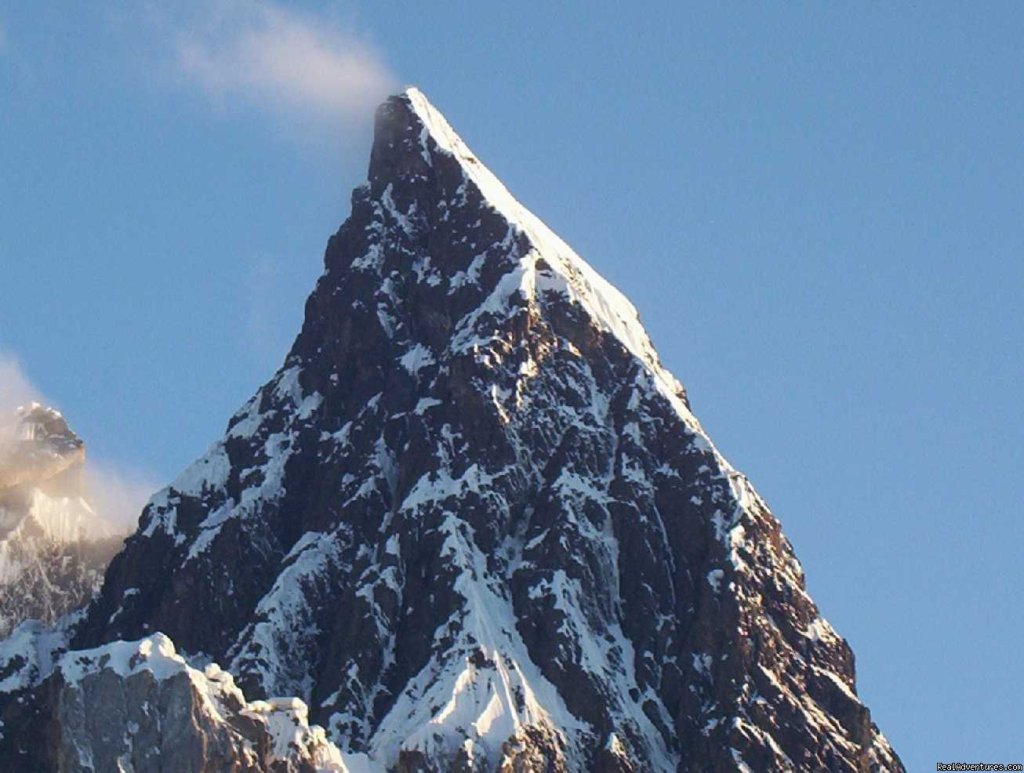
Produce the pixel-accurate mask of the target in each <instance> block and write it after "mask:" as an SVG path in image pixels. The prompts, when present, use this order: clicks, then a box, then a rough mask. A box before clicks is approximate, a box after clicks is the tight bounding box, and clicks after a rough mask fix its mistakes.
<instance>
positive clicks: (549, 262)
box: [392, 87, 696, 422]
mask: <svg viewBox="0 0 1024 773" xmlns="http://www.w3.org/2000/svg"><path fill="white" fill-rule="evenodd" d="M401 99H404V100H405V101H406V102H407V103H408V105H409V106H410V108H411V109H412V111H413V113H414V114H415V116H416V117H417V118H418V119H419V121H420V122H421V123H422V126H423V129H422V132H421V133H420V137H419V142H420V146H421V150H422V153H423V157H424V159H425V160H426V161H427V163H431V160H430V159H431V153H434V152H440V153H444V154H446V155H448V156H450V157H451V158H452V159H454V160H455V161H457V162H458V164H459V166H460V167H461V169H462V172H463V174H464V175H465V177H466V180H467V181H469V182H470V183H471V184H472V185H474V186H476V188H477V189H478V190H479V192H480V195H481V197H482V199H483V202H484V204H485V205H486V206H489V207H492V208H493V209H494V210H495V211H496V212H497V213H498V214H500V215H501V216H502V217H503V218H504V219H505V220H506V221H507V222H508V223H509V225H510V226H512V227H513V228H515V229H516V230H517V231H518V232H520V233H522V234H523V235H524V236H525V237H526V238H527V239H528V240H529V243H530V245H531V247H532V249H531V250H530V251H529V252H527V253H526V254H524V255H523V256H521V258H520V259H521V261H522V264H523V267H524V272H523V276H522V279H521V284H520V287H519V289H520V291H521V292H523V293H525V294H531V293H537V292H544V291H558V292H562V293H565V294H566V295H568V296H569V297H570V298H571V299H572V300H573V301H574V302H576V303H579V304H581V305H582V306H583V307H584V308H586V310H587V312H588V313H589V314H590V315H591V317H592V318H593V319H594V320H595V321H596V322H598V323H599V324H600V325H601V326H602V327H604V329H606V330H608V331H609V332H611V333H612V334H614V335H615V336H616V337H617V338H618V339H619V341H621V342H622V344H623V345H624V346H625V347H626V348H627V349H629V351H630V352H632V353H633V354H634V355H635V356H636V357H637V358H638V359H639V360H640V361H641V362H642V363H644V365H645V366H646V367H647V368H648V369H649V371H650V373H651V375H652V376H653V377H654V378H655V380H656V381H657V382H658V384H659V387H661V388H662V389H663V390H664V391H665V392H666V395H667V396H670V399H671V398H675V399H677V400H679V402H680V406H679V407H680V408H683V409H684V410H685V412H686V414H689V410H688V407H687V406H686V404H685V402H686V398H685V392H684V391H683V388H682V386H681V385H680V384H679V382H678V380H677V379H676V378H675V377H673V376H672V375H671V374H670V373H669V372H668V371H667V370H665V368H664V367H663V366H662V364H661V360H660V359H659V357H658V353H657V352H656V351H655V349H654V345H653V344H652V343H651V339H650V336H649V335H648V334H647V331H646V330H645V329H644V327H643V325H642V324H641V322H640V314H639V312H638V311H637V310H636V307H634V306H633V304H632V303H631V302H630V300H629V299H628V298H626V296H625V295H623V294H622V293H621V292H620V291H619V290H618V289H617V288H616V287H614V286H612V285H611V284H610V283H609V282H608V281H607V280H606V279H605V278H604V277H602V276H601V275H600V274H598V273H597V271H595V270H594V269H593V268H592V267H591V266H590V264H589V263H587V262H586V261H585V260H584V259H583V258H581V257H580V256H579V255H578V254H577V253H576V252H575V250H573V249H572V248H571V247H570V246H569V245H568V244H566V243H565V241H563V240H562V238H561V237H560V236H558V235H557V234H556V233H555V232H554V231H552V230H551V229H550V228H549V227H548V226H547V225H546V224H545V223H544V222H543V221H542V220H541V219H540V218H539V217H537V216H536V215H535V214H534V213H533V212H531V211H530V210H528V209H527V208H526V207H524V206H523V205H522V204H521V203H520V202H519V201H518V200H517V199H516V198H515V197H514V196H513V195H512V194H511V193H510V192H509V190H508V189H507V188H506V187H505V185H504V184H503V183H502V182H501V181H500V180H499V179H498V178H497V177H495V175H494V174H493V173H492V172H491V170H490V169H488V168H487V167H486V166H485V165H484V164H483V163H482V162H481V161H480V159H479V158H477V156H476V155H475V154H474V153H473V151H471V150H470V149H469V147H468V146H467V145H466V143H465V142H464V141H463V140H462V138H461V137H460V136H459V135H458V134H457V133H456V132H455V130H454V129H452V127H451V125H450V124H449V123H448V121H447V120H446V119H445V117H444V116H443V115H442V114H441V113H440V112H439V111H438V110H437V108H435V107H434V106H433V105H432V104H431V103H430V101H429V100H428V99H427V98H426V96H425V95H424V94H423V92H422V91H420V90H419V89H418V88H415V87H409V88H408V89H406V90H405V92H404V93H403V94H402V97H401ZM394 101H395V100H392V103H393V102H394ZM428 137H429V138H430V140H432V143H430V142H428V141H427V140H428ZM688 418H689V420H691V421H694V422H695V421H696V419H694V418H693V417H692V415H688Z"/></svg>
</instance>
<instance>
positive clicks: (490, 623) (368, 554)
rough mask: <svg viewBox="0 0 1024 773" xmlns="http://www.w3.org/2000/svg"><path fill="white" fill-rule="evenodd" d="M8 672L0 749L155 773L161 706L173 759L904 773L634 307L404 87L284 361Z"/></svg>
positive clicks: (747, 493) (755, 502)
mask: <svg viewBox="0 0 1024 773" xmlns="http://www.w3.org/2000/svg"><path fill="white" fill-rule="evenodd" d="M157 632H160V633H159V634H158V633H157ZM167 637H169V638H167ZM172 640H173V642H174V645H173V646H176V647H177V648H178V651H179V652H180V653H181V655H172V654H166V657H168V658H177V660H175V663H177V665H176V666H175V669H171V670H173V671H174V674H173V675H172V676H170V677H167V678H165V677H163V676H161V674H162V673H163V671H162V666H156V665H154V666H152V667H150V666H147V665H146V662H147V661H146V660H145V658H147V657H148V658H153V657H154V655H153V653H154V652H158V653H173V646H172V645H171V643H170V642H171V641H172ZM124 642H134V643H131V644H126V643H124ZM147 648H148V649H147ZM143 650H145V652H144V653H143ZM126 652H132V653H137V654H135V655H125V653H126ZM138 653H142V654H138ZM162 657H164V656H163V655H162ZM126 658H127V660H126ZM140 658H141V659H140ZM214 662H215V663H217V664H219V665H220V666H221V667H223V668H224V669H225V671H227V672H229V673H230V674H232V675H233V678H234V682H235V683H237V686H238V687H239V688H241V691H242V693H244V696H245V697H242V694H241V693H239V692H238V690H237V688H235V687H234V684H233V683H231V682H230V680H228V678H227V677H226V676H224V674H223V672H222V671H220V670H219V669H216V668H210V669H208V670H207V671H205V672H203V671H201V669H200V666H202V665H204V664H210V663H214ZM3 663H6V664H7V665H6V667H3V666H0V680H2V681H0V696H3V695H6V696H7V698H6V699H4V698H2V697H0V712H2V714H0V716H2V718H3V721H4V723H5V724H4V736H3V738H2V739H0V761H3V762H5V763H6V764H7V765H8V766H11V765H13V764H14V763H15V762H17V763H19V764H21V763H24V761H25V760H28V759H33V755H35V759H34V762H35V763H36V764H41V765H43V766H44V769H45V767H46V766H49V767H52V768H57V769H68V770H71V769H89V768H88V764H87V759H91V760H93V761H95V760H99V759H100V758H101V757H102V759H103V760H105V761H107V762H109V761H110V760H113V759H115V758H117V759H122V758H124V755H134V756H131V760H132V766H133V767H131V768H128V767H125V768H123V769H134V770H158V769H160V767H159V766H158V765H156V763H154V762H153V758H152V757H145V756H144V754H143V752H141V751H140V750H141V749H142V748H143V747H142V745H140V742H138V741H136V742H134V745H133V742H132V741H131V740H130V739H128V738H127V737H122V735H123V734H124V732H125V731H124V729H123V728H124V727H128V728H138V729H137V730H129V731H128V732H129V735H133V737H136V738H141V737H143V736H145V737H146V738H147V739H148V740H147V741H146V748H149V746H151V745H154V744H155V745H157V746H158V747H159V748H168V747H165V746H159V743H158V741H157V736H158V735H159V732H158V731H157V730H155V729H154V728H157V727H160V726H161V725H160V723H159V722H154V721H153V720H152V718H151V715H149V714H147V711H151V710H155V711H157V713H158V714H159V716H160V717H162V718H164V719H161V722H165V724H163V725H162V726H163V727H165V728H167V727H173V728H174V730H173V734H174V735H175V738H178V739H179V740H178V741H176V742H175V743H180V744H183V745H181V746H177V747H172V748H181V749H184V748H188V749H195V748H199V747H202V748H204V749H208V750H210V751H207V752H204V753H203V754H202V755H199V756H198V757H197V756H195V755H193V756H191V757H190V756H187V754H186V753H184V752H183V753H182V754H183V756H182V757H181V759H182V760H188V764H187V765H184V763H183V765H184V766H183V767H180V769H182V770H186V769H187V770H227V769H251V767H252V764H253V763H252V762H251V757H248V756H246V755H251V754H258V750H259V749H264V748H269V746H274V747H275V748H278V750H279V753H278V754H277V756H275V757H274V759H275V760H277V761H278V763H277V764H281V765H292V766H294V767H295V769H299V768H301V766H304V765H305V766H308V765H313V766H314V767H318V766H319V767H320V768H323V769H331V770H353V771H503V772H511V771H606V772H609V771H620V772H624V771H755V770H756V771H762V770H830V771H858V772H866V771H882V770H886V771H898V770H902V766H901V764H900V762H899V759H898V758H897V757H896V755H895V753H894V752H893V750H892V749H891V747H890V745H889V743H888V742H887V741H886V739H885V737H884V736H883V735H882V733H881V732H880V731H879V730H878V729H877V728H876V727H875V726H874V724H872V722H871V718H870V714H869V712H868V709H867V708H866V707H865V706H864V705H863V703H862V702H861V701H860V699H859V698H858V697H857V694H856V690H855V682H854V667H853V655H852V653H851V651H850V649H849V647H848V646H847V644H846V642H845V641H844V640H843V639H842V638H841V637H840V636H839V635H838V634H837V633H836V632H835V631H834V630H833V629H832V627H831V626H830V625H829V624H828V623H827V622H826V621H825V620H824V619H822V617H821V616H820V615H819V613H818V610H817V608H816V606H815V605H814V602H813V601H812V600H811V598H810V597H809V596H808V595H807V593H806V590H805V586H804V576H803V572H802V570H801V568H800V565H799V563H798V562H797V560H796V558H795V557H794V555H793V551H792V549H791V547H790V545H789V543H788V542H787V541H786V539H785V537H784V536H783V535H782V533H781V530H780V526H779V522H778V521H777V520H776V519H775V517H774V516H773V515H772V513H771V512H770V511H769V509H768V507H767V505H766V504H765V503H764V501H763V500H762V499H761V498H760V497H759V496H758V494H757V493H756V491H755V490H754V489H753V488H752V486H751V485H750V483H749V482H748V481H747V479H746V478H745V477H744V476H743V475H742V474H741V473H739V472H737V471H736V470H734V469H733V468H732V467H731V466H730V465H729V463H728V462H727V461H726V460H725V459H724V458H723V457H722V455H721V454H720V453H719V452H718V450H717V449H716V448H715V446H714V445H713V444H712V442H711V441H710V440H709V438H708V437H707V434H706V433H705V432H704V430H703V428H702V427H701V425H700V423H699V422H698V421H697V419H696V418H695V417H694V415H693V413H692V412H691V409H690V405H689V402H688V400H687V396H686V393H685V391H684V390H683V388H682V386H681V385H680V384H679V383H678V381H676V379H675V378H674V377H673V376H672V375H671V374H669V373H668V372H667V371H666V370H665V369H664V367H663V366H662V364H661V362H660V361H659V359H658V356H657V354H656V353H655V351H654V348H653V347H652V345H651V342H650V340H649V338H648V336H647V334H646V333H645V332H644V330H643V328H642V326H641V325H640V322H639V320H638V316H637V312H636V310H635V309H634V308H633V306H632V305H631V304H630V303H629V302H628V301H627V300H626V299H625V298H624V297H623V296H622V295H621V294H620V293H619V292H618V291H617V290H615V289H614V288H613V287H611V286H610V285H609V284H608V283H607V282H606V281H605V280H603V279H602V278H601V277H600V276H599V275H597V274H596V273H595V272H594V270H593V269H592V268H590V267H589V266H588V265H587V264H586V263H585V262H584V261H583V260H582V259H581V258H580V257H579V256H577V255H576V254H575V253H574V252H573V251H572V250H571V249H570V248H569V247H568V246H567V245H566V244H565V243H564V242H563V241H561V240H560V239H559V238H558V237H557V236H555V235H554V234H553V233H552V232H551V231H550V230H549V229H548V228H547V227H546V226H545V225H544V224H543V223H542V222H540V221H539V220H538V219H537V218H536V217H535V216H534V215H532V214H531V213H530V212H528V211H527V210H525V209H524V208H523V207H522V206H521V205H520V204H519V203H518V202H516V200H515V199H514V198H513V197H512V196H511V195H510V194H509V193H508V191H507V190H506V189H505V188H504V187H503V186H502V185H501V183H499V182H498V181H497V180H496V179H495V178H494V177H493V175H492V174H491V173H490V172H489V171H488V170H487V169H486V168H485V167H484V166H483V165H482V164H481V163H480V161H479V160H478V159H477V158H476V157H475V156H474V155H473V154H472V153H471V152H470V151H469V149H468V148H467V147H466V146H465V144H464V143H463V142H462V141H461V140H460V139H459V137H458V136H457V135H456V134H455V133H454V132H453V131H452V129H451V127H450V126H449V125H448V124H447V122H446V121H445V120H444V118H443V117H441V116H440V115H439V114H438V112H437V111H436V110H435V109H434V108H433V107H432V106H431V105H430V104H429V103H428V102H427V100H426V99H425V98H424V97H423V95H422V94H421V93H419V92H418V91H416V90H414V89H411V90H409V91H407V92H405V93H404V94H402V95H400V96H397V97H393V98H391V99H390V100H388V101H387V102H386V103H385V104H384V105H383V106H382V107H381V108H380V110H379V111H378V115H377V123H376V134H375V141H374V146H373V151H372V156H371V160H370V168H369V176H368V181H367V182H366V183H365V184H364V185H362V186H360V187H359V188H357V189H356V190H355V192H354V193H353V196H352V214H351V216H350V218H349V219H348V220H347V221H346V222H345V224H344V225H343V226H342V227H341V229H340V230H339V231H338V233H337V234H335V235H334V236H333V237H332V238H331V240H330V242H329V244H328V247H327V252H326V257H325V271H324V274H323V275H322V277H321V278H320V280H319V281H318V283H317V286H316V288H315V290H314V291H313V293H312V295H311V296H310V298H309V300H308V302H307V305H306V316H305V322H304V324H303V328H302V331H301V332H300V334H299V336H298V338H297V339H296V341H295V344H294V346H293V347H292V350H291V352H290V353H289V354H288V356H287V359H286V360H285V363H284V365H283V367H282V368H281V370H280V371H279V372H278V373H277V374H275V375H274V377H273V378H272V379H271V380H270V381H269V382H268V383H267V384H266V385H264V386H263V387H262V388H261V389H260V390H259V391H258V392H257V393H256V395H254V396H253V398H252V399H251V400H250V401H249V402H248V403H246V404H245V405H244V406H243V407H242V408H241V410H240V411H239V412H238V413H237V414H236V415H235V416H234V417H232V419H231V420H230V422H229V423H228V427H227V431H226V433H225V435H224V436H223V437H222V438H221V439H220V440H218V441H217V442H216V443H214V444H213V446H212V447H211V448H210V449H209V451H208V452H207V453H206V454H205V455H204V456H203V457H202V458H200V459H199V460H198V461H197V462H195V463H194V464H193V465H192V466H191V467H190V468H189V469H187V470H186V471H185V472H184V473H183V474H182V475H181V476H180V477H179V478H178V479H177V480H175V481H174V482H173V483H172V484H171V485H170V486H168V487H167V488H166V489H164V490H163V491H161V492H159V493H158V494H157V495H156V496H155V497H154V498H153V499H152V500H151V502H150V503H149V504H148V505H147V507H146V509H145V511H144V512H143V514H142V517H141V519H140V522H139V528H138V530H137V531H136V533H135V534H134V535H132V536H131V537H130V538H129V539H128V541H127V543H126V545H125V548H124V550H123V551H122V552H121V553H120V554H119V555H118V556H117V557H116V558H115V559H114V561H113V562H112V564H111V566H110V569H109V571H108V572H107V575H106V579H105V582H104V585H103V588H102V591H101V593H100V595H99V596H98V597H97V598H96V599H95V600H94V602H93V603H92V604H91V605H90V606H89V607H88V608H87V609H86V610H84V611H83V612H82V613H81V614H80V615H78V616H75V617H73V618H68V619H65V620H64V621H62V623H61V625H60V626H58V627H57V629H54V630H42V629H34V630H28V629H26V628H22V629H19V631H18V635H17V636H16V637H14V638H13V639H12V640H9V641H8V643H7V644H5V645H3V647H0V664H3ZM133 663H134V665H132V664H133ZM83 674H85V676H83ZM218 680H220V681H218ZM5 691H6V692H5ZM211 694H213V695H214V698H213V699H211V698H210V697H209V696H210V695H211ZM223 696H230V697H223ZM273 696H294V698H295V702H294V703H288V702H282V701H281V700H280V699H275V700H273V701H269V702H266V701H268V700H269V699H271V698H273ZM5 700H6V702H5ZM208 700H214V702H215V703H216V704H217V706H221V707H223V706H227V708H226V709H223V708H219V709H217V710H216V711H214V710H212V709H210V708H209V706H208V705H207V704H206V703H204V702H205V701H208ZM247 700H248V701H252V702H255V703H247V702H246V701H247ZM18 701H20V703H19V702H18ZM259 701H265V703H259ZM140 702H142V703H143V705H144V706H148V707H149V709H145V708H143V709H140V708H139V704H140ZM253 705H257V706H260V707H261V708H259V709H253V708H252V706H253ZM155 706H156V707H158V708H157V709H154V708H153V707H155ZM263 706H266V707H267V708H266V709H264V708H262V707H263ZM287 706H292V707H293V708H292V709H291V712H292V715H294V716H295V717H296V718H298V717H302V721H292V722H291V725H290V727H292V728H296V729H295V732H294V733H292V731H291V730H289V733H288V734H286V735H287V736H288V738H289V739H291V740H285V741H280V742H278V741H275V740H273V739H274V738H278V736H275V734H274V733H273V732H271V731H270V730H269V729H266V728H263V729H261V728H262V726H259V727H257V726H254V725H253V724H252V723H256V724H257V725H258V724H259V717H263V718H266V717H267V716H269V715H271V714H274V715H275V716H276V714H275V712H278V713H279V712H281V711H285V708H286V707H287ZM282 707H285V708H282ZM306 707H308V716H309V719H310V720H312V721H314V722H316V723H318V724H319V725H321V726H322V727H323V728H324V729H325V732H326V737H328V738H329V739H330V741H331V742H332V743H333V745H334V746H333V747H331V748H327V746H325V745H324V744H326V743H327V742H326V741H325V740H324V739H323V738H322V737H321V736H320V735H319V733H320V731H319V730H318V729H316V728H314V729H309V727H308V725H306V724H304V722H305V716H306V715H305V711H306ZM176 712H177V713H176ZM180 712H186V713H190V714H191V715H192V717H193V718H195V720H194V721H193V722H192V723H191V725H189V723H187V722H178V723H177V724H174V722H170V724H166V722H168V720H167V719H166V718H167V717H170V716H172V715H173V716H175V717H177V716H180ZM260 712H263V713H262V714H261V713H260ZM286 713H287V711H286ZM105 716H109V717H110V719H109V720H106V719H103V717H105ZM254 716H256V717H257V718H256V719H254V718H253V717H254ZM90 722H91V724H90ZM147 722H148V724H147ZM277 722H278V719H274V720H273V721H272V722H271V721H270V720H267V721H266V724H267V725H268V726H269V725H270V724H275V726H276V723H277ZM280 722H281V723H283V722H284V720H280ZM15 727H21V728H28V727H30V728H34V730H32V731H29V730H25V731H23V732H22V731H18V732H13V731H12V729H13V728H15ZM114 728H116V731H115V729H114ZM164 732H165V735H166V733H167V732H169V731H167V730H165V731H164ZM154 733H155V735H154ZM40 734H42V735H43V736H46V737H48V738H51V739H52V740H53V743H52V744H51V746H53V747H56V748H59V749H61V750H62V751H61V752H60V753H59V754H60V756H59V759H58V758H57V757H54V756H50V757H47V758H42V757H40V756H39V754H40V753H39V752H38V746H39V743H38V742H35V743H34V741H38V739H39V738H40V737H41V736H40ZM135 734H138V735H135ZM146 734H148V735H146ZM197 734H198V735H199V736H202V737H204V738H216V739H217V740H215V741H211V742H210V743H204V744H198V745H197V742H196V741H195V736H196V735H197ZM115 736H116V737H115ZM58 739H59V742H58ZM268 739H269V740H268ZM296 739H298V740H296ZM165 740H166V739H165ZM160 743H164V741H160ZM335 747H336V748H335ZM82 750H91V752H89V753H90V754H92V755H93V756H92V757H88V756H87V755H86V756H83V755H85V752H84V751H82ZM254 750H257V751H254ZM188 754H192V752H188ZM76 755H77V756H76ZM118 755H121V756H120V757H119V756H118ZM140 755H141V756H140ZM204 755H205V756H204ZM318 755H319V756H318ZM214 757H215V758H216V759H214ZM165 759H166V758H165ZM225 760H230V764H229V763H228V762H226V761H225ZM107 762H104V763H103V764H102V765H99V764H98V765H97V766H96V769H97V770H105V769H115V768H114V767H111V766H107ZM232 765H234V766H235V767H231V766H232ZM12 769H13V768H12ZM26 769H27V768H26ZM289 769H291V768H289Z"/></svg>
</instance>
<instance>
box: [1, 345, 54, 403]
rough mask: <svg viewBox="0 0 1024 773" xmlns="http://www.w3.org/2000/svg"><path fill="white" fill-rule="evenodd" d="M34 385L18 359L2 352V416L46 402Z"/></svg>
mask: <svg viewBox="0 0 1024 773" xmlns="http://www.w3.org/2000/svg"><path fill="white" fill-rule="evenodd" d="M45 399H46V398H44V397H43V395H42V394H41V393H40V392H39V390H38V389H36V388H35V386H34V385H33V384H32V382H31V381H30V380H29V378H28V376H26V375H25V371H24V370H23V369H22V367H21V363H20V362H18V360H17V358H15V357H13V356H11V355H9V354H4V353H3V352H0V414H3V415H6V414H9V413H11V412H12V411H14V409H15V408H17V407H18V406H19V405H25V404H26V403H31V402H33V401H36V402H45Z"/></svg>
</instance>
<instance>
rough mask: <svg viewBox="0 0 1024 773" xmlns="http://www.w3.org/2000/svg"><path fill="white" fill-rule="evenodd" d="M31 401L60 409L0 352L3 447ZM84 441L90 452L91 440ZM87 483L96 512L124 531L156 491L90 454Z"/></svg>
mask: <svg viewBox="0 0 1024 773" xmlns="http://www.w3.org/2000/svg"><path fill="white" fill-rule="evenodd" d="M32 402H38V403H43V404H44V405H51V406H52V407H54V408H57V409H58V410H59V409H60V406H57V405H53V404H52V402H51V401H50V400H48V399H47V398H46V397H45V396H44V395H43V394H42V392H40V390H39V389H38V388H36V386H35V384H33V383H32V381H31V380H30V379H29V377H28V376H27V375H26V374H25V371H24V369H23V368H22V366H21V363H20V362H19V360H18V359H17V358H16V357H14V356H12V355H11V354H8V353H5V352H0V444H3V442H4V439H5V437H6V438H7V439H8V441H9V440H10V432H9V430H10V429H11V428H12V427H13V426H15V425H14V423H13V422H14V419H15V410H16V409H17V408H18V407H19V406H22V405H27V404H29V403H32ZM68 422H69V423H70V424H71V426H72V428H74V418H73V417H68ZM84 440H85V444H86V449H87V450H88V447H89V439H88V438H84ZM85 480H86V485H87V487H88V491H89V495H90V498H91V499H92V500H93V501H92V504H93V506H94V507H95V508H96V512H97V513H98V514H99V515H100V516H102V517H103V518H105V519H106V520H108V521H111V522H113V523H115V524H117V525H118V526H122V527H124V528H125V529H132V528H134V526H135V524H136V522H137V521H138V517H139V514H140V513H141V512H142V507H143V505H145V503H146V500H148V499H149V497H150V495H151V494H152V493H153V492H154V491H156V489H157V485H156V484H155V483H154V482H153V480H152V477H151V476H149V475H147V474H145V473H142V472H140V471H138V470H133V469H128V468H126V467H125V466H124V465H118V464H113V463H111V462H107V461H103V460H98V459H95V458H93V457H92V456H90V455H88V454H87V456H86V465H85Z"/></svg>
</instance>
